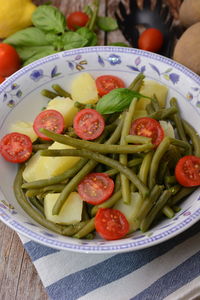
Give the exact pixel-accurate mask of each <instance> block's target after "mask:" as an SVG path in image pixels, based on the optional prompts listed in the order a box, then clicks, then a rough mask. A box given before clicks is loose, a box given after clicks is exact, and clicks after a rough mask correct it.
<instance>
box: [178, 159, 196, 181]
mask: <svg viewBox="0 0 200 300" xmlns="http://www.w3.org/2000/svg"><path fill="white" fill-rule="evenodd" d="M175 176H176V179H177V181H178V182H179V183H180V184H181V185H183V186H198V185H200V157H197V156H194V155H186V156H184V157H182V158H181V159H179V161H178V163H177V165H176V168H175Z"/></svg>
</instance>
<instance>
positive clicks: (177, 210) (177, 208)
mask: <svg viewBox="0 0 200 300" xmlns="http://www.w3.org/2000/svg"><path fill="white" fill-rule="evenodd" d="M173 211H175V213H178V212H179V211H181V208H180V206H176V205H174V206H173Z"/></svg>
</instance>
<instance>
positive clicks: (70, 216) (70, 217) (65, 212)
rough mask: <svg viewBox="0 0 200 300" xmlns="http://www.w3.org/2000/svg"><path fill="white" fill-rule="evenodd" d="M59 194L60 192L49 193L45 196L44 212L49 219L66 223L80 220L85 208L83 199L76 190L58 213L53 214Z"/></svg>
mask: <svg viewBox="0 0 200 300" xmlns="http://www.w3.org/2000/svg"><path fill="white" fill-rule="evenodd" d="M59 195H60V194H59V193H55V194H47V195H46V196H45V198H44V213H45V216H46V218H47V220H49V221H51V222H53V223H58V224H65V225H69V224H75V223H78V222H80V221H81V217H82V210H83V200H82V199H81V197H80V196H79V194H78V193H76V192H72V193H71V194H70V195H69V197H68V198H67V199H66V201H65V203H64V205H63V207H62V209H61V211H60V213H59V214H58V215H52V209H53V207H54V205H55V203H56V201H57V199H58V197H59Z"/></svg>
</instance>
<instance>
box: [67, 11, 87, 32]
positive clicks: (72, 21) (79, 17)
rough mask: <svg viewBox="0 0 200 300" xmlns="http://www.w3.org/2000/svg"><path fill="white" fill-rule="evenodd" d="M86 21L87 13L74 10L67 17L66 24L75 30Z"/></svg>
mask: <svg viewBox="0 0 200 300" xmlns="http://www.w3.org/2000/svg"><path fill="white" fill-rule="evenodd" d="M88 21H89V17H88V15H87V14H85V13H83V12H82V11H75V12H73V13H71V14H70V15H69V16H68V17H67V26H68V28H69V29H70V30H76V29H77V28H79V27H84V26H85V25H86V24H87V22H88Z"/></svg>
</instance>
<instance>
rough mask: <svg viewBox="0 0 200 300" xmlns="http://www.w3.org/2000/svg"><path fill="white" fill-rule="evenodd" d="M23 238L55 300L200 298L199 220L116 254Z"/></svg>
mask: <svg viewBox="0 0 200 300" xmlns="http://www.w3.org/2000/svg"><path fill="white" fill-rule="evenodd" d="M20 237H21V239H22V241H23V243H24V247H25V249H26V250H27V252H28V253H29V255H30V257H31V259H32V261H33V263H34V265H35V267H36V269H37V271H38V273H39V275H40V277H41V280H42V282H43V284H44V286H45V287H46V289H47V292H48V294H49V297H50V299H53V300H76V299H79V300H130V299H131V300H154V299H155V300H160V299H165V300H190V299H200V222H199V223H197V224H195V225H194V226H193V227H192V228H190V229H188V230H187V231H186V232H184V233H182V234H180V235H179V236H177V237H176V238H174V239H171V240H169V241H166V242H164V243H162V244H160V245H156V246H153V247H151V248H147V249H143V250H139V251H133V252H128V253H122V254H114V255H110V254H109V255H106V254H103V255H99V254H96V255H95V254H81V253H74V252H68V251H58V250H56V249H52V248H48V247H45V246H42V245H39V244H37V243H35V242H33V241H30V240H27V239H26V238H24V237H22V236H20Z"/></svg>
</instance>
